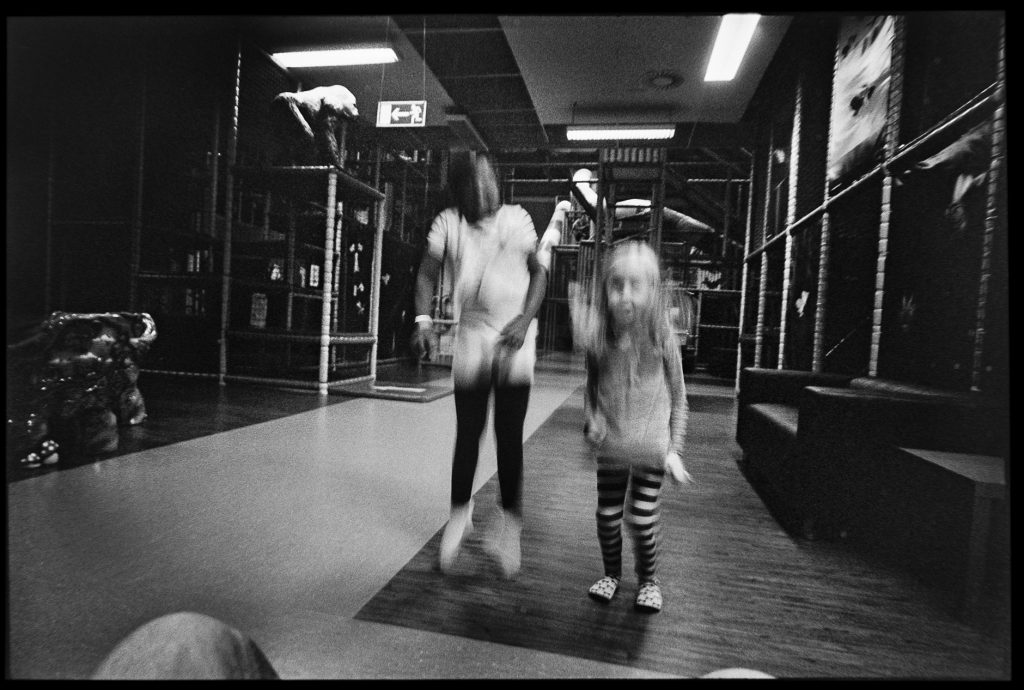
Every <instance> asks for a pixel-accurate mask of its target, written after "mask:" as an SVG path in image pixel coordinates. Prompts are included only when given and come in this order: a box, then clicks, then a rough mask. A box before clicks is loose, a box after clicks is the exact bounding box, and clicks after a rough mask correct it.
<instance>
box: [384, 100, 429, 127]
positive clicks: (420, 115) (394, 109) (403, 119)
mask: <svg viewBox="0 0 1024 690" xmlns="http://www.w3.org/2000/svg"><path fill="white" fill-rule="evenodd" d="M426 122H427V102H426V101H380V102H379V103H378V104H377V126H378V127H423V126H424V125H425V124H426Z"/></svg>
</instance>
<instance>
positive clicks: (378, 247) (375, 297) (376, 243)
mask: <svg viewBox="0 0 1024 690" xmlns="http://www.w3.org/2000/svg"><path fill="white" fill-rule="evenodd" d="M403 186H404V182H403ZM392 194H394V190H393V189H392V186H391V183H390V182H386V183H384V199H383V200H378V201H377V203H378V204H380V205H381V206H383V205H385V204H387V200H388V199H390V198H391V196H392ZM403 194H404V193H403ZM383 218H384V214H383V213H381V214H379V218H378V220H377V228H376V231H375V232H374V236H373V265H372V267H371V269H370V335H372V336H373V345H371V346H370V377H371V380H374V379H376V377H377V351H378V348H379V343H378V342H377V340H378V338H377V331H378V328H379V319H380V273H381V261H382V260H383V256H384V222H383Z"/></svg>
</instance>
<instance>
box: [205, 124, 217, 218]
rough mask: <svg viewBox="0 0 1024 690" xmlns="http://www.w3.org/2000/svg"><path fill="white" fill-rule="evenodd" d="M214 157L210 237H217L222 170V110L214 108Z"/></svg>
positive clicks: (209, 210)
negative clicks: (218, 191) (219, 176)
mask: <svg viewBox="0 0 1024 690" xmlns="http://www.w3.org/2000/svg"><path fill="white" fill-rule="evenodd" d="M212 149H213V156H212V158H211V160H210V171H209V172H210V198H209V200H208V201H207V203H208V204H209V206H208V207H207V209H206V213H207V220H206V232H207V233H208V234H209V235H210V237H216V236H217V183H218V181H219V180H218V179H217V178H218V175H219V170H220V108H219V107H218V106H217V105H214V107H213V147H212Z"/></svg>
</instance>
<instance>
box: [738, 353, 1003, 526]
mask: <svg viewBox="0 0 1024 690" xmlns="http://www.w3.org/2000/svg"><path fill="white" fill-rule="evenodd" d="M736 441H737V443H738V444H739V445H740V447H741V448H742V449H743V459H742V468H743V470H744V472H745V474H746V475H747V477H748V479H749V480H750V481H751V483H752V484H754V485H755V487H756V488H757V489H758V491H759V493H760V494H761V496H762V498H763V499H764V501H765V503H766V505H767V506H768V507H769V509H770V510H771V511H772V513H773V515H774V516H775V517H776V519H777V520H778V521H779V522H780V524H782V526H783V527H785V528H786V529H787V531H789V532H791V533H793V534H795V535H796V536H799V537H803V538H808V539H814V538H831V537H841V536H845V535H846V534H847V533H848V532H849V531H850V530H852V529H856V528H857V525H858V524H859V523H860V522H861V521H862V520H863V519H864V517H865V516H866V515H868V514H870V513H871V511H872V510H873V506H874V503H875V502H876V500H877V498H878V495H879V491H880V487H881V486H882V485H883V484H884V481H881V480H880V478H881V477H884V476H887V472H886V470H887V468H886V463H887V462H888V458H889V455H888V449H890V448H891V447H893V446H898V447H912V448H923V449H929V450H940V451H948V452H955V453H972V454H982V455H994V456H998V457H1008V453H1009V410H1008V408H1007V407H1005V406H1001V405H998V404H996V403H995V402H993V401H991V400H988V399H985V398H983V397H981V396H979V395H977V394H972V393H960V392H955V391H946V390H938V389H934V388H929V387H926V386H919V385H915V384H909V383H906V384H905V383H902V382H899V381H892V380H888V379H879V378H875V377H850V376H843V375H839V374H829V373H815V372H807V371H795V370H785V369H764V368H760V367H745V368H744V369H742V370H741V372H740V390H739V395H738V408H737V425H736Z"/></svg>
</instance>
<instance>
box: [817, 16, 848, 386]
mask: <svg viewBox="0 0 1024 690" xmlns="http://www.w3.org/2000/svg"><path fill="white" fill-rule="evenodd" d="M840 50H841V47H840V45H839V40H838V36H837V39H836V50H835V53H834V54H833V56H832V84H833V88H834V87H835V83H836V73H837V72H838V70H839V56H840ZM835 111H836V99H835V93H833V95H832V99H831V102H830V103H829V117H828V123H829V126H828V134H827V136H826V137H825V151H826V152H828V151H831V150H832V122H833V120H834V119H835ZM826 156H827V154H826ZM827 164H828V160H827V159H826V165H827ZM844 191H845V190H844ZM820 208H821V209H822V210H823V212H822V215H821V239H820V240H819V247H818V298H817V300H816V301H815V305H814V347H813V349H812V352H811V371H814V372H821V371H822V369H823V366H824V362H823V359H824V358H823V356H822V352H823V351H824V349H825V316H826V310H827V303H826V297H827V296H828V279H829V268H828V262H829V255H830V250H831V245H832V232H831V230H832V221H831V218H830V217H829V210H828V209H829V183H828V173H827V172H826V174H825V195H824V198H823V200H822V203H821V207H820Z"/></svg>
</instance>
